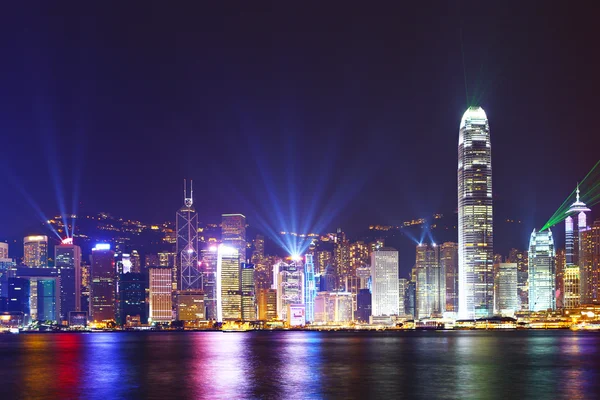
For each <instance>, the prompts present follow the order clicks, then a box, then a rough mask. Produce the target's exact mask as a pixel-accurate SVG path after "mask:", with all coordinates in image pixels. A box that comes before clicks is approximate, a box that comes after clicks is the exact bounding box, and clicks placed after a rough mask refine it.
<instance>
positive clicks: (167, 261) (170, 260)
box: [155, 251, 177, 268]
mask: <svg viewBox="0 0 600 400" xmlns="http://www.w3.org/2000/svg"><path fill="white" fill-rule="evenodd" d="M157 256H158V264H156V265H155V266H158V267H171V268H172V267H173V266H174V265H175V264H177V253H172V252H169V251H163V252H160V253H158V255H157Z"/></svg>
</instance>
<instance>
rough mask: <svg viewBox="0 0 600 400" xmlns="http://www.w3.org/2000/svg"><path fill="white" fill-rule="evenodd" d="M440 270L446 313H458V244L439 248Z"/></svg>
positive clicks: (447, 244)
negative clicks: (443, 280)
mask: <svg viewBox="0 0 600 400" xmlns="http://www.w3.org/2000/svg"><path fill="white" fill-rule="evenodd" d="M440 268H441V270H442V271H444V274H445V277H446V309H445V311H447V312H453V313H456V312H458V243H453V242H446V243H443V244H442V245H441V246H440Z"/></svg>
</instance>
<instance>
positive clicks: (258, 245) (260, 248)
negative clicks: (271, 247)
mask: <svg viewBox="0 0 600 400" xmlns="http://www.w3.org/2000/svg"><path fill="white" fill-rule="evenodd" d="M264 258H265V237H264V236H263V235H256V239H255V240H254V252H252V263H253V264H255V265H256V264H260V263H261V262H262V260H263V259H264Z"/></svg>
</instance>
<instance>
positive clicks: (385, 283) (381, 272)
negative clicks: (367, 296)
mask: <svg viewBox="0 0 600 400" xmlns="http://www.w3.org/2000/svg"><path fill="white" fill-rule="evenodd" d="M371 278H372V282H371V293H372V297H371V315H372V316H375V317H380V316H392V315H398V314H399V309H398V305H399V303H400V300H399V298H398V297H399V296H400V294H399V292H398V251H397V250H396V249H394V248H391V247H383V248H380V249H377V250H375V251H374V252H372V253H371Z"/></svg>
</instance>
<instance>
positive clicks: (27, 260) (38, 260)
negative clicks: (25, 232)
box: [23, 235, 48, 268]
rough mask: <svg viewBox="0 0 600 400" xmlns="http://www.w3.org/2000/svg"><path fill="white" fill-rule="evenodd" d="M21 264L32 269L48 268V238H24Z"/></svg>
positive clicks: (36, 236)
mask: <svg viewBox="0 0 600 400" xmlns="http://www.w3.org/2000/svg"><path fill="white" fill-rule="evenodd" d="M23 264H24V265H26V266H28V267H32V268H46V267H47V266H48V236H45V235H33V236H25V239H24V240H23Z"/></svg>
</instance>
